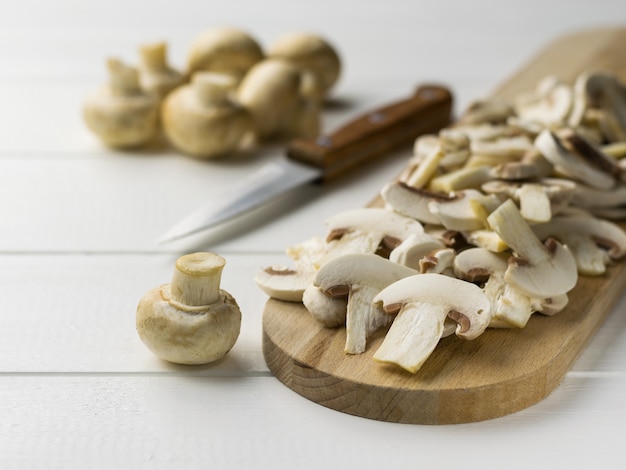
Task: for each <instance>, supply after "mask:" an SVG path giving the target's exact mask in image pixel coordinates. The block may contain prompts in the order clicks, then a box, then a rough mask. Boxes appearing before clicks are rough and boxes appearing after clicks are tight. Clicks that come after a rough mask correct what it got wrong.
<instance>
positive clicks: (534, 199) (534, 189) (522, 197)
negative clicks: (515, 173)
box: [482, 178, 576, 222]
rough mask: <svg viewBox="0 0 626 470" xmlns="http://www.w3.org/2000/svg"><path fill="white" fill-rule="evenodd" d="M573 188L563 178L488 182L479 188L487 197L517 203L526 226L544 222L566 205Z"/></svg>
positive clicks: (572, 184) (571, 195) (572, 185)
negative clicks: (511, 200) (498, 197)
mask: <svg viewBox="0 0 626 470" xmlns="http://www.w3.org/2000/svg"><path fill="white" fill-rule="evenodd" d="M575 188H576V184H575V183H573V182H572V181H570V180H566V179H562V178H544V179H542V180H539V181H536V182H532V181H529V182H512V181H498V180H495V181H489V182H487V183H485V184H483V186H482V190H483V191H485V192H486V193H490V194H496V195H498V196H500V197H501V198H502V199H506V198H511V199H513V200H514V201H515V202H517V203H519V207H520V212H521V214H522V217H524V219H526V220H528V221H529V222H547V221H549V220H550V219H551V218H552V216H553V215H554V214H555V213H559V212H560V211H562V210H563V208H565V207H567V206H568V205H569V202H570V200H571V199H572V197H573V194H574V190H575Z"/></svg>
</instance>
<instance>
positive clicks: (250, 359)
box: [0, 255, 275, 376]
mask: <svg viewBox="0 0 626 470" xmlns="http://www.w3.org/2000/svg"><path fill="white" fill-rule="evenodd" d="M274 258H275V257H272V258H271V259H270V257H268V256H258V255H246V256H241V255H229V256H226V262H227V265H226V267H225V268H224V271H223V277H222V284H221V286H222V288H223V289H225V290H226V291H228V292H230V293H231V294H232V295H233V296H234V297H235V299H236V300H237V302H238V304H239V306H240V308H241V311H242V316H243V320H242V327H241V334H240V337H239V339H238V340H237V343H236V345H235V347H234V348H233V349H232V350H231V351H230V353H229V354H228V355H227V357H226V358H225V359H224V360H222V361H219V362H217V363H215V364H213V365H211V366H208V367H201V368H192V369H193V370H194V372H195V373H201V374H206V375H235V376H236V375H242V374H250V373H252V374H255V373H267V368H266V366H265V362H264V360H263V355H262V353H261V331H262V328H261V313H262V307H263V304H264V303H265V301H266V296H265V294H264V293H263V292H262V291H261V290H260V289H258V288H257V286H256V285H255V284H254V281H253V278H254V274H255V273H256V272H257V270H258V269H260V268H261V267H263V266H266V265H269V264H271V263H272V262H273V259H274ZM175 259H176V256H174V255H162V256H141V255H140V256H117V255H104V256H84V255H76V256H71V255H60V256H57V255H49V256H29V255H18V256H3V257H0V265H1V266H2V270H0V312H2V315H0V372H32V373H36V372H73V373H75V372H89V371H95V372H99V373H100V372H124V373H133V372H136V373H139V374H141V373H145V372H156V373H178V372H180V371H184V370H186V369H187V368H186V367H182V366H180V367H179V366H174V365H171V364H169V363H166V362H164V361H161V360H159V359H158V358H156V356H154V355H153V354H152V353H151V352H150V351H149V350H148V349H147V348H146V347H145V346H144V345H143V343H142V342H141V340H140V339H139V336H138V335H137V332H136V330H135V310H136V307H137V303H138V302H139V299H140V298H141V297H142V296H143V295H144V293H145V292H147V291H148V290H149V289H151V288H153V287H157V286H159V285H161V284H165V283H167V282H170V279H171V276H172V271H173V268H174V262H175Z"/></svg>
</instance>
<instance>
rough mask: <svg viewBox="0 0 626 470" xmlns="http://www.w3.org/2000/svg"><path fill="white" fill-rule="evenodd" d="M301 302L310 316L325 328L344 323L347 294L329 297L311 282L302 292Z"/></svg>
mask: <svg viewBox="0 0 626 470" xmlns="http://www.w3.org/2000/svg"><path fill="white" fill-rule="evenodd" d="M302 303H303V304H304V306H305V307H306V309H307V310H308V312H309V313H310V314H311V316H312V317H313V318H315V319H316V320H317V321H318V322H320V323H321V324H323V325H324V326H325V327H327V328H336V327H339V326H342V325H345V323H346V314H347V310H348V298H347V296H346V297H331V296H329V295H326V294H325V293H324V292H323V291H322V290H321V289H320V288H319V287H317V286H314V285H312V284H311V285H309V286H308V287H307V288H306V289H305V290H304V293H303V294H302Z"/></svg>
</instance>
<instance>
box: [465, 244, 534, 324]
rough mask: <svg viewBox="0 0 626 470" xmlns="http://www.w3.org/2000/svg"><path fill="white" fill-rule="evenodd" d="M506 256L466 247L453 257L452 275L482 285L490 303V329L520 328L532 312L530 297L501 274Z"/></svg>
mask: <svg viewBox="0 0 626 470" xmlns="http://www.w3.org/2000/svg"><path fill="white" fill-rule="evenodd" d="M508 258H509V256H508V255H507V254H503V253H492V252H490V251H489V250H486V249H484V248H469V249H467V250H464V251H462V252H461V253H459V254H458V255H457V256H456V258H455V260H454V275H455V276H456V277H458V278H459V279H463V280H465V281H468V282H473V283H479V284H483V283H484V286H483V292H484V293H485V295H486V296H487V298H488V299H489V301H490V302H491V320H490V322H489V326H490V327H491V328H511V327H516V328H523V327H525V326H526V323H527V322H528V319H529V318H530V316H531V315H532V313H533V309H532V305H531V299H530V298H529V297H528V296H526V295H524V294H522V293H521V292H519V291H517V290H516V289H515V288H513V287H512V286H511V285H510V284H508V283H507V282H506V281H505V279H504V275H505V272H506V269H507V267H508V262H507V260H508Z"/></svg>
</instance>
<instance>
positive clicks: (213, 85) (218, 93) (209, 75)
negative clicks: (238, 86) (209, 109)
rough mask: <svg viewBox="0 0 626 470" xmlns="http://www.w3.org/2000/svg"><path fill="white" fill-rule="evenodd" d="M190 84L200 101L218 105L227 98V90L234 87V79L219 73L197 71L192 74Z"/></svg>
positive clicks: (205, 103) (209, 104)
mask: <svg viewBox="0 0 626 470" xmlns="http://www.w3.org/2000/svg"><path fill="white" fill-rule="evenodd" d="M192 86H193V89H194V92H195V94H196V96H197V98H198V100H200V102H201V103H203V104H204V105H206V106H211V105H219V104H222V103H224V102H226V101H227V100H228V94H229V92H230V91H232V90H234V88H235V80H234V79H233V77H231V76H229V75H224V74H220V73H213V72H197V73H195V74H194V75H193V78H192Z"/></svg>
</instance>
